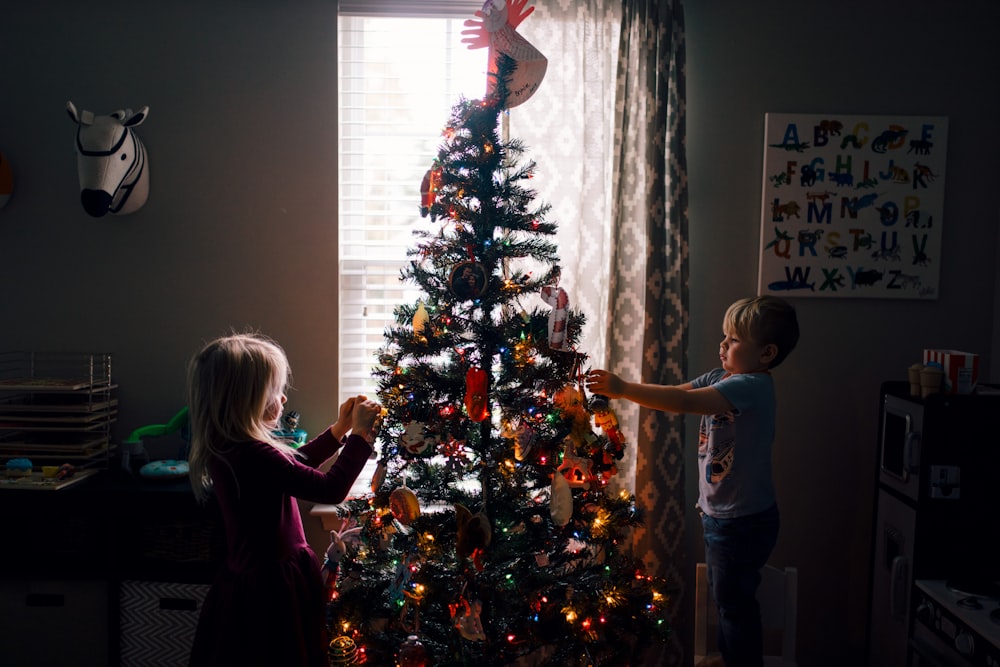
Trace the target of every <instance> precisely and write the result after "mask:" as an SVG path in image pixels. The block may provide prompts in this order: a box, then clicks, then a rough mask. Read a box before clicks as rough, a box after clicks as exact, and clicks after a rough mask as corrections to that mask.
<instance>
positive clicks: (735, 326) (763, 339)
mask: <svg viewBox="0 0 1000 667" xmlns="http://www.w3.org/2000/svg"><path fill="white" fill-rule="evenodd" d="M722 322H723V327H724V328H725V330H726V331H731V332H733V333H735V334H736V335H738V336H740V337H741V338H746V339H748V340H752V341H753V342H754V343H756V344H758V345H771V344H774V345H775V346H777V348H778V353H777V355H775V357H774V360H773V361H772V362H771V364H770V366H768V368H774V367H775V366H777V365H778V364H780V363H781V362H782V361H784V360H785V357H787V356H788V354H789V353H790V352H791V351H792V350H793V349H794V348H795V345H796V344H797V343H798V342H799V321H798V318H797V317H796V315H795V308H794V307H792V305H791V304H790V303H788V302H787V301H785V300H784V299H780V298H778V297H776V296H770V295H768V294H765V295H762V296H756V297H750V298H747V299H740V300H739V301H737V302H735V303H734V304H732V305H731V306H729V308H728V309H727V310H726V315H725V317H724V318H723V321H722Z"/></svg>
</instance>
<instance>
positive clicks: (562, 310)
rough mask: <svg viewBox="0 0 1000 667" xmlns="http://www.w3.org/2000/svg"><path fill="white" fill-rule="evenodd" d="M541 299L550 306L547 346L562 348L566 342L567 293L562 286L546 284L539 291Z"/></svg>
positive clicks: (556, 348)
mask: <svg viewBox="0 0 1000 667" xmlns="http://www.w3.org/2000/svg"><path fill="white" fill-rule="evenodd" d="M541 297H542V301H544V302H545V303H547V304H548V305H550V306H552V312H551V313H549V347H550V348H552V349H553V350H561V349H563V344H564V343H565V342H566V322H567V320H568V319H569V311H568V308H569V295H568V294H566V290H564V289H563V288H562V287H556V286H554V285H546V286H545V287H543V288H542V292H541Z"/></svg>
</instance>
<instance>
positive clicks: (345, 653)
mask: <svg viewBox="0 0 1000 667" xmlns="http://www.w3.org/2000/svg"><path fill="white" fill-rule="evenodd" d="M327 657H328V658H329V660H330V667H340V666H341V665H357V664H358V646H357V644H355V643H354V640H353V639H351V638H350V637H346V636H341V637H336V638H334V639H333V641H331V642H330V646H329V648H328V649H327Z"/></svg>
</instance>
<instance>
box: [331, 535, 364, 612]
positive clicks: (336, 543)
mask: <svg viewBox="0 0 1000 667" xmlns="http://www.w3.org/2000/svg"><path fill="white" fill-rule="evenodd" d="M359 533H361V528H360V527H357V528H355V527H353V524H352V523H351V522H350V521H344V523H343V524H342V525H341V526H340V530H331V531H330V546H328V547H327V548H326V554H325V556H324V558H323V587H324V588H325V589H326V599H327V602H329V601H330V600H332V599H333V598H334V597H335V596H336V594H337V575H338V574H339V573H340V561H341V560H342V559H343V558H344V554H346V553H347V541H348V540H354V541H356V540H358V539H359V538H360V535H359Z"/></svg>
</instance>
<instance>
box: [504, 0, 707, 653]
mask: <svg viewBox="0 0 1000 667" xmlns="http://www.w3.org/2000/svg"><path fill="white" fill-rule="evenodd" d="M534 6H535V12H534V14H532V15H531V16H529V17H528V18H527V19H526V20H525V21H524V22H523V23H522V24H521V26H520V27H519V28H518V32H519V33H520V34H522V35H523V36H524V37H525V38H526V39H527V40H528V41H529V42H531V43H532V44H533V45H535V46H536V47H537V48H538V49H539V50H540V51H542V53H543V54H544V55H545V56H546V57H547V58H548V61H549V64H548V70H547V72H546V76H545V79H544V80H543V82H542V85H541V86H540V88H539V89H538V91H537V92H536V93H535V95H534V96H533V97H532V98H531V99H530V100H528V102H526V103H525V104H524V105H523V106H521V107H515V108H514V109H512V110H511V112H510V121H509V122H510V134H511V136H512V137H515V138H519V139H521V140H523V141H524V142H525V144H526V145H527V152H526V156H527V157H529V158H531V159H533V160H535V161H536V162H537V163H538V165H539V171H538V176H537V177H536V180H537V186H536V190H537V192H538V194H539V198H540V199H542V200H543V201H546V202H548V203H550V204H552V207H553V208H552V213H553V215H552V216H550V217H551V219H552V221H554V222H557V223H558V224H559V226H560V231H559V236H558V239H557V242H558V244H559V248H560V257H561V258H562V267H563V274H562V286H563V287H564V288H565V289H566V290H567V292H568V293H569V295H570V299H571V305H572V306H573V307H574V308H576V309H578V310H580V311H581V312H583V313H584V314H586V315H587V318H588V325H587V328H586V329H585V333H584V340H583V341H582V343H581V346H580V348H581V351H584V352H587V353H588V354H590V355H591V360H590V361H591V364H592V366H593V367H604V368H609V369H611V370H612V371H614V372H616V373H618V374H619V375H621V376H622V377H624V378H626V379H629V380H640V379H641V380H642V381H644V382H651V383H657V384H680V383H683V382H685V381H686V380H687V378H686V363H685V359H686V354H687V332H688V288H687V282H688V246H687V234H688V232H687V164H686V157H685V152H684V139H685V136H684V135H685V97H684V90H685V86H684V66H685V62H684V15H683V7H682V1H681V0H535V2H534ZM542 138H544V139H545V141H544V142H543V141H541V139H542ZM553 139H555V141H553ZM614 407H615V410H616V412H617V414H618V418H619V422H620V424H621V426H622V430H623V432H624V433H625V434H626V436H627V437H628V438H629V439H630V441H631V442H630V443H629V444H630V446H629V447H628V448H627V450H626V451H627V456H626V458H625V459H624V460H623V461H622V462H621V463H620V466H619V474H618V476H617V477H616V478H615V482H616V483H617V484H618V485H619V486H620V487H621V488H624V489H630V490H634V491H635V493H636V496H637V504H638V505H639V506H640V507H641V508H642V509H643V510H644V512H645V515H646V520H645V524H644V526H643V527H642V528H640V529H639V530H637V531H636V532H635V539H634V544H633V550H634V553H635V555H636V556H638V557H639V558H641V559H642V560H643V561H644V563H645V564H646V567H647V569H648V571H649V572H650V573H651V574H657V575H661V576H664V577H666V578H667V579H668V580H669V581H671V582H675V583H676V587H675V588H674V589H673V590H671V591H670V592H669V593H670V596H671V622H672V626H673V627H674V628H675V629H677V630H679V629H680V627H681V625H682V624H683V623H684V619H683V618H682V617H681V615H680V613H679V612H680V610H681V609H682V606H681V601H682V599H683V595H684V590H685V586H684V581H683V574H684V572H685V562H684V514H685V498H684V470H683V461H684V454H683V447H684V418H683V416H681V415H671V414H667V413H663V412H656V411H651V410H645V409H642V410H640V409H639V408H638V407H637V406H635V405H632V404H629V403H626V402H623V401H617V402H615V405H614ZM681 635H682V633H681V632H679V631H678V632H674V633H673V636H672V640H671V643H670V644H669V646H668V647H667V648H666V650H665V651H664V654H663V655H660V656H647V662H648V663H649V664H658V665H680V664H682V662H683V650H682V647H681Z"/></svg>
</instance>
